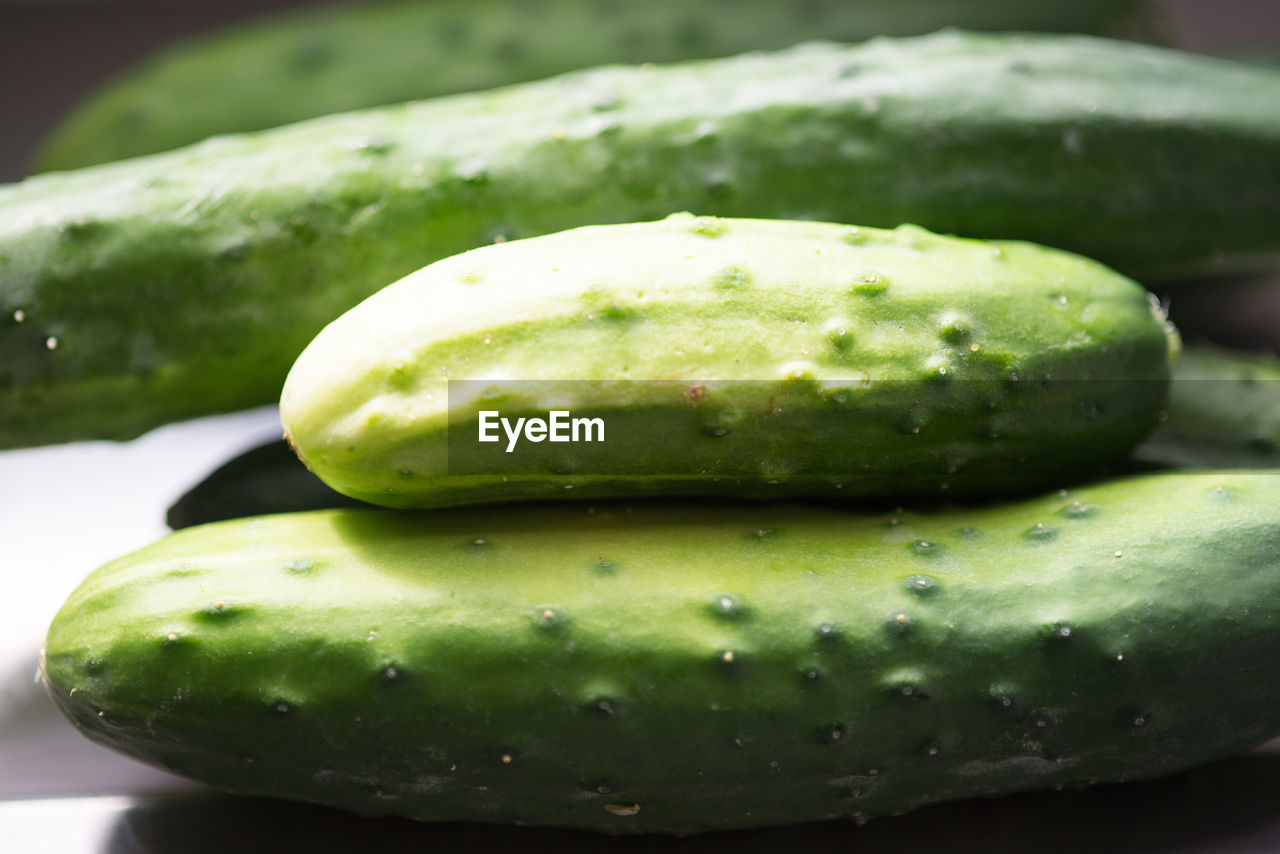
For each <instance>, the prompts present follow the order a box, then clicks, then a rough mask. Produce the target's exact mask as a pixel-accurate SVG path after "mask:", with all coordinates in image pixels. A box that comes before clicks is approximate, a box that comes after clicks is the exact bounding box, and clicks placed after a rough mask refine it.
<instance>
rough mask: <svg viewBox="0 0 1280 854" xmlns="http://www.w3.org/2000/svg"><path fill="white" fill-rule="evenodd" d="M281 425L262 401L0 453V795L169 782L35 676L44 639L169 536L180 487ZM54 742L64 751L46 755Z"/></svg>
mask: <svg viewBox="0 0 1280 854" xmlns="http://www.w3.org/2000/svg"><path fill="white" fill-rule="evenodd" d="M280 435H281V428H280V420H279V416H278V414H277V412H276V409H275V408H274V407H264V408H261V409H255V410H251V411H249V412H241V413H234V414H232V415H224V416H217V417H213V418H203V419H199V420H196V421H187V422H183V423H181V424H174V425H170V426H167V427H163V428H161V429H159V430H155V431H153V432H151V433H148V434H147V435H145V436H143V437H141V438H139V439H136V440H134V441H132V442H119V443H117V442H79V443H74V444H68V445H54V446H50V447H45V448H32V449H24V450H18V451H5V452H3V453H0V542H3V549H2V550H0V585H2V586H0V591H2V592H3V595H0V798H2V797H21V796H23V795H26V796H34V795H52V794H61V793H68V794H70V793H81V792H108V791H136V790H139V789H150V788H154V787H156V786H167V785H168V781H169V780H171V779H172V778H168V777H167V776H166V775H161V774H159V773H158V772H152V771H150V770H149V769H144V768H143V767H142V766H140V765H138V764H137V763H134V762H132V761H130V760H127V759H124V758H122V757H117V756H116V755H115V754H113V753H110V752H108V751H105V750H103V749H101V748H98V747H96V746H95V745H93V744H91V743H89V742H88V741H86V740H85V739H84V738H82V737H81V736H80V735H79V733H77V732H76V731H75V730H74V729H73V728H72V727H71V725H70V724H69V723H67V721H66V720H65V719H64V718H63V717H62V715H61V713H59V712H58V711H57V710H56V709H55V708H54V706H53V704H52V702H50V701H49V699H48V698H47V697H45V696H44V692H43V687H42V686H41V685H39V684H38V682H37V681H36V679H35V673H36V662H37V659H38V656H39V650H40V645H41V643H42V642H43V639H44V634H45V631H46V629H47V628H48V625H49V622H50V620H52V619H53V616H54V614H56V613H57V611H58V608H59V607H61V605H62V602H63V601H64V600H65V599H66V597H67V595H68V594H69V593H71V591H72V590H74V589H75V588H76V586H77V585H78V584H79V583H80V582H81V580H83V579H84V577H85V576H87V575H88V574H89V573H90V572H92V571H93V570H94V569H96V568H97V567H99V566H101V565H102V564H104V563H106V562H108V561H110V560H113V559H115V558H117V557H120V556H122V555H125V554H128V553H129V552H132V551H134V550H136V549H138V548H141V547H142V546H145V545H147V544H148V543H150V542H152V541H154V540H157V539H159V538H160V537H162V536H164V535H165V534H166V533H167V532H168V528H167V527H166V526H165V523H164V518H165V511H166V510H167V509H168V507H169V505H170V504H172V503H173V502H174V501H175V500H176V499H177V498H178V497H179V496H181V495H182V494H183V493H184V492H186V491H187V490H188V489H190V488H191V487H192V486H194V485H195V484H196V483H197V482H198V481H200V480H201V479H202V478H203V477H204V476H205V475H206V474H208V473H209V472H210V471H212V470H213V469H215V468H217V467H218V466H219V465H221V464H222V463H223V462H226V461H227V460H228V459H230V458H231V457H233V456H235V455H237V454H238V453H240V452H242V451H244V450H246V449H248V448H250V447H253V446H255V445H259V444H262V443H265V442H269V441H271V440H272V439H277V438H279V437H280ZM50 751H54V752H56V753H57V755H58V756H59V762H57V763H51V762H40V761H39V760H40V757H41V756H44V757H48V756H49V755H50ZM64 760H65V761H64ZM0 849H3V844H0Z"/></svg>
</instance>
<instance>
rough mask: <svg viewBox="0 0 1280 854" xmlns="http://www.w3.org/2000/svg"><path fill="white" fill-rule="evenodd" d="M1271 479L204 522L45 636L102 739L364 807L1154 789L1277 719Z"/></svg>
mask: <svg viewBox="0 0 1280 854" xmlns="http://www.w3.org/2000/svg"><path fill="white" fill-rule="evenodd" d="M1277 625H1280V478H1277V477H1275V476H1274V475H1272V474H1269V473H1268V474H1263V473H1241V472H1234V473H1232V472H1214V473H1205V474H1195V475H1192V474H1173V475H1159V476H1149V477H1144V478H1135V479H1130V480H1123V481H1116V482H1111V483H1109V484H1105V485H1098V486H1090V487H1087V488H1082V489H1080V490H1078V491H1073V492H1063V493H1060V494H1052V495H1049V496H1045V497H1040V498H1036V499H1033V500H1030V501H1024V502H1021V503H1016V504H1008V505H997V506H987V507H983V508H977V509H972V508H971V509H955V510H949V511H945V512H935V513H918V512H894V513H886V514H882V515H857V514H853V513H849V512H843V511H840V510H835V509H831V508H829V507H828V508H822V507H815V506H800V505H797V506H773V507H770V506H754V505H715V504H708V503H702V504H698V505H682V504H678V503H676V504H672V503H664V504H643V503H640V504H634V505H597V506H594V507H585V506H583V505H580V504H572V503H559V504H544V505H526V506H524V507H503V508H500V509H499V508H471V509H467V510H443V511H437V512H432V513H398V512H395V511H384V510H345V511H344V510H337V511H319V512H315V513H308V514H296V515H292V514H286V515H279V516H270V517H262V518H258V519H246V520H237V521H234V522H224V523H217V524H213V525H206V526H203V527H199V528H189V529H186V530H184V531H180V532H178V533H175V534H172V535H170V536H169V537H168V538H166V539H164V540H162V541H160V542H159V543H157V544H155V545H153V546H150V547H148V548H146V549H143V550H142V551H140V552H138V553H136V554H134V555H131V556H129V557H125V558H122V559H120V560H118V561H115V562H114V563H111V564H109V565H107V566H105V567H103V568H102V569H100V570H99V571H98V572H96V573H94V574H93V575H92V576H90V577H89V578H88V579H87V580H86V581H85V582H84V583H83V584H82V585H81V587H80V588H79V589H78V590H77V591H75V592H74V593H73V594H72V595H71V597H70V599H69V600H68V601H67V603H66V605H65V606H64V607H63V608H62V610H61V612H60V613H59V614H58V615H57V617H56V618H55V619H54V621H53V624H52V626H51V628H50V630H49V634H48V638H47V644H46V647H45V651H44V656H43V660H42V665H41V666H42V672H43V674H44V679H45V682H46V684H47V686H48V690H49V691H50V693H51V695H52V696H53V698H54V700H55V701H56V702H57V703H58V705H59V706H61V708H62V709H63V711H64V712H65V713H66V714H67V715H68V716H69V717H70V718H71V720H72V721H73V722H74V723H75V724H76V726H77V727H79V728H80V730H81V731H82V732H83V733H84V734H85V735H86V736H88V737H89V738H91V739H93V740H95V741H97V742H100V743H102V744H105V745H107V746H109V747H112V748H114V749H116V750H119V751H121V752H123V753H126V754H128V755H130V756H133V757H135V758H138V759H141V760H143V761H145V762H149V763H152V764H155V765H158V766H160V767H164V768H168V769H170V770H173V771H176V772H178V773H182V774H186V775H188V776H190V777H193V778H195V779H197V780H202V781H205V782H207V783H211V784H213V785H215V786H219V787H222V788H225V789H228V790H231V791H235V792H242V793H248V794H256V795H270V796H274V797H283V798H293V799H300V800H307V801H314V802H319V803H325V804H330V805H334V806H339V807H343V808H346V809H350V810H354V811H357V812H362V813H369V814H396V815H405V816H410V817H413V818H418V819H429V820H443V821H484V822H522V823H528V824H541V825H559V826H566V827H580V828H589V829H594V830H601V831H606V832H613V833H626V832H667V833H693V832H697V831H704V830H712V829H727V828H740V827H751V826H761V825H770V824H782V823H791V822H802V821H814V820H820V819H828V818H840V817H847V818H855V819H866V818H869V817H874V816H880V815H886V814H892V813H898V812H901V811H905V810H910V809H914V808H916V807H919V806H921V805H923V804H927V803H930V802H934V801H942V800H948V799H956V798H965V797H975V796H985V795H996V794H1001V793H1006V792H1014V791H1021V790H1028V789H1045V788H1054V787H1061V786H1074V785H1083V784H1092V783H1107V782H1116V781H1123V780H1134V779H1140V778H1148V777H1156V776H1160V775H1164V774H1170V773H1173V772H1176V771H1179V770H1182V769H1185V768H1189V767H1192V766H1195V765H1198V764H1202V763H1206V762H1210V761H1213V760H1215V759H1218V758H1221V757H1224V756H1227V755H1230V754H1232V753H1236V752H1240V751H1243V750H1246V749H1248V748H1250V747H1252V746H1254V745H1257V744H1260V743H1262V742H1263V741H1266V740H1267V739H1269V738H1272V737H1274V736H1276V735H1280V682H1278V681H1277V680H1276V678H1275V674H1276V672H1277V669H1280V631H1277Z"/></svg>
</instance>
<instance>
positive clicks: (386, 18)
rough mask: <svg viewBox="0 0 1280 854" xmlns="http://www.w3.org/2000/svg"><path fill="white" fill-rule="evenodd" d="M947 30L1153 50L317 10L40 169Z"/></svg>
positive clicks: (238, 43)
mask: <svg viewBox="0 0 1280 854" xmlns="http://www.w3.org/2000/svg"><path fill="white" fill-rule="evenodd" d="M943 26H955V27H964V28H968V29H975V30H1045V31H1053V32H1082V33H1098V34H1103V35H1113V36H1114V35H1125V36H1129V35H1132V36H1137V37H1140V38H1149V37H1150V36H1152V35H1153V33H1154V32H1155V31H1156V30H1157V29H1158V28H1159V25H1158V23H1157V21H1156V17H1155V15H1154V14H1153V10H1152V9H1151V7H1150V6H1149V4H1146V3H1142V2H1138V0H1120V1H1119V2H1116V0H1085V1H1084V2H1081V0H1076V2H1070V0H1052V2H1048V0H1043V1H1042V2H1038V3H1025V2H1022V1H1021V0H963V2H956V0H923V2H921V0H915V2H911V3H887V2H884V0H806V2H805V3H802V4H796V3H791V2H777V0H711V2H697V3H689V2H686V0H629V2H617V0H541V2H538V3H528V2H522V0H432V2H425V3H424V2H422V0H396V2H380V3H347V4H341V5H330V6H323V7H320V8H306V9H299V10H290V11H287V12H283V13H278V14H276V15H272V16H270V17H265V18H262V19H260V20H251V21H248V22H246V23H243V24H241V25H239V26H235V27H232V28H230V29H227V30H225V31H223V32H218V33H215V34H213V35H208V36H202V37H199V38H196V39H192V40H188V41H185V42H178V43H176V44H174V45H172V46H169V47H166V48H164V49H163V50H162V51H160V52H158V53H156V54H154V55H152V56H151V57H149V58H148V59H146V60H145V61H144V62H143V63H142V64H141V65H139V66H137V67H135V68H133V69H130V70H129V71H127V72H125V73H124V74H122V75H121V76H120V77H119V78H117V79H116V80H114V81H111V82H109V83H108V84H106V85H105V86H104V87H102V88H101V89H100V90H99V91H97V92H95V93H94V94H93V95H91V96H90V97H89V98H88V99H87V100H86V101H85V102H84V103H82V104H81V105H80V106H79V107H78V108H77V109H76V110H75V111H73V112H72V113H71V114H70V115H69V116H67V117H66V118H65V119H64V120H63V121H62V123H61V124H60V125H59V126H58V127H57V128H56V129H55V130H54V131H53V133H52V134H51V135H50V137H49V138H48V140H47V141H46V142H45V143H44V145H43V147H42V149H41V150H40V151H39V153H38V154H37V157H36V165H37V168H38V169H40V170H41V171H45V170H50V169H74V168H79V167H82V166H90V165H93V164H95V163H105V162H107V161H110V160H119V159H122V158H125V157H135V156H137V155H140V154H152V153H155V152H158V151H167V150H169V149H172V148H177V147H179V146H183V145H188V144H190V143H193V142H198V141H200V140H202V139H204V138H205V137H209V136H213V135H215V134H223V133H234V132H240V131H252V130H261V129H263V128H269V127H275V126H277V125H283V124H287V123H289V122H294V121H299V120H301V119H309V118H313V117H315V116H323V115H327V114H329V113H337V112H343V111H346V110H354V109H358V108H361V107H374V106H378V105H382V104H394V103H399V102H401V101H410V100H414V99H418V98H428V97H434V96H438V95H447V94H451V93H455V92H465V91H469V90H478V89H489V88H493V87H495V86H504V85H507V84H511V83H519V82H523V81H526V80H537V79H541V78H543V77H550V76H551V75H553V74H560V73H562V72H565V71H572V70H574V69H577V68H587V67H590V66H594V65H604V64H606V63H617V62H626V63H640V62H674V61H678V60H685V59H699V58H707V57H713V56H728V55H731V54H735V53H740V52H742V51H746V50H753V49H776V48H783V47H787V46H789V45H792V44H795V43H797V42H802V41H805V40H808V39H815V38H826V39H833V40H836V41H847V42H856V41H862V40H863V39H866V38H870V37H871V36H876V35H893V36H907V35H917V34H920V33H926V32H929V31H931V30H935V29H938V28H939V27H943Z"/></svg>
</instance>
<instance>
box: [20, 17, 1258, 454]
mask: <svg viewBox="0 0 1280 854" xmlns="http://www.w3.org/2000/svg"><path fill="white" fill-rule="evenodd" d="M1277 188H1280V72H1276V71H1273V70H1257V69H1249V68H1245V67H1239V66H1234V65H1231V64H1229V63H1225V62H1222V61H1219V60H1212V59H1206V58H1202V57H1195V56H1191V55H1185V54H1180V53H1177V52H1172V51H1166V50H1160V49H1156V48H1149V47H1145V46H1139V45H1132V44H1123V43H1113V42H1106V41H1102V40H1095V39H1088V38H1084V37H1064V36H1029V35H1028V36H1008V35H1000V36H983V35H971V34H963V33H954V32H951V33H942V34H937V35H932V36H925V37H921V38H917V39H905V40H898V41H895V40H888V39H886V40H876V41H873V42H870V43H867V44H865V45H862V46H858V47H838V46H833V45H809V46H806V47H802V48H798V49H793V50H789V51H784V52H781V53H777V54H756V55H748V56H743V57H738V58H734V59H728V60H716V61H708V62H700V63H692V64H688V65H681V66H673V67H669V68H660V69H654V68H608V69H601V70H596V71H593V72H584V73H578V74H572V75H567V76H564V77H560V78H556V79H553V80H550V81H546V82H542V83H537V84H528V85H524V86H518V87H510V88H507V89H503V90H498V91H494V92H490V93H486V94H475V95H459V96H453V97H450V98H442V99H437V100H434V101H429V102H421V103H418V104H414V105H408V106H403V107H398V108H389V109H383V110H377V111H370V112H363V113H349V114H344V115H340V116H334V117H330V118H326V119H317V120H314V121H311V122H304V123H302V124H297V125H290V126H287V127H285V128H279V129H276V130H272V131H265V132H262V133H259V134H247V135H242V136H236V137H223V138H218V139H214V140H209V141H207V142H205V143H203V144H200V145H197V146H195V147H192V148H188V149H182V150H180V151H177V152H172V153H169V154H161V155H153V156H151V157H145V158H136V159H133V160H129V161H124V162H121V163H118V164H109V165H105V166H97V167H91V168H88V169H83V170H79V171H76V172H66V173H54V174H50V175H45V176H38V177H36V178H32V179H29V180H27V181H25V182H23V183H21V184H18V185H14V186H10V187H8V188H4V189H0V446H18V445H29V444H37V443H42V442H54V441H62V440H69V439H75V438H84V437H109V438H125V437H129V436H133V435H136V434H138V433H139V432H141V431H143V430H146V429H148V428H150V427H153V426H155V425H157V424H160V423H164V422H166V421H170V420H175V419H178V418H183V417H190V416H196V415H201V414H207V413H210V412H216V411H221V410H228V409H235V408H240V407H247V406H250V405H256V404H261V403H266V402H270V401H272V400H274V399H275V398H276V396H277V395H278V394H279V390H280V383H281V381H282V380H283V378H284V375H285V373H286V371H287V370H288V366H289V364H291V363H292V361H293V359H294V358H296V356H297V354H298V353H299V352H301V350H302V348H303V346H304V345H305V344H306V342H307V341H309V340H310V339H311V337H312V336H314V335H315V334H316V333H317V332H318V331H319V330H320V328H321V327H322V326H323V325H324V324H325V323H327V322H328V321H329V320H332V319H333V318H334V317H336V316H337V315H338V314H340V313H341V312H342V311H344V310H346V309H348V308H350V307H351V306H352V305H353V304H355V303H356V302H357V301H359V299H361V298H363V297H365V296H367V295H369V294H370V293H372V292H373V291H375V290H377V289H378V288H380V287H382V286H384V285H386V284H387V283H389V282H392V281H394V280H396V279H398V278H400V277H401V276H403V275H406V274H407V273H409V272H411V271H413V270H415V269H417V268H419V267H421V266H423V265H424V264H427V263H429V262H431V261H433V260H436V259H439V258H441V257H445V256H447V255H452V254H455V253H458V252H461V251H464V250H467V249H470V248H473V247H475V246H479V245H483V244H485V243H488V242H492V241H493V240H495V239H498V238H514V237H526V236H532V235H535V234H545V233H548V232H552V231H558V230H561V229H564V228H570V227H573V226H578V225H586V224H590V223H600V222H619V221H635V220H645V219H653V218H656V217H659V216H663V215H665V214H668V213H671V212H673V211H677V210H692V211H693V212H695V213H699V214H717V215H724V216H757V217H777V218H796V219H824V220H829V221H835V222H858V223H865V224H867V225H897V224H899V223H901V222H904V221H912V222H916V223H918V224H920V225H922V226H924V227H926V228H930V229H932V230H934V231H943V232H952V233H960V234H966V235H969V236H975V237H1016V238H1024V239H1028V240H1034V241H1037V242H1040V243H1045V244H1048V245H1056V246H1061V247H1065V248H1068V249H1073V250H1076V251H1079V252H1081V253H1083V254H1085V255H1087V256H1090V257H1096V258H1098V259H1099V260H1101V261H1103V262H1104V263H1110V264H1111V265H1113V266H1116V267H1118V268H1119V269H1121V271H1122V272H1129V273H1136V274H1141V275H1148V274H1151V275H1155V274H1158V273H1161V272H1163V273H1170V272H1177V271H1186V270H1188V269H1194V268H1199V267H1205V266H1208V267H1214V266H1215V265H1216V266H1217V267H1220V268H1223V269H1226V268H1230V267H1232V266H1237V265H1239V264H1241V263H1245V262H1247V261H1249V260H1257V257H1258V256H1261V255H1267V254H1268V253H1274V251H1275V250H1276V248H1277V245H1278V243H1280V238H1277V232H1276V230H1275V229H1274V228H1273V227H1272V223H1274V222H1276V221H1278V220H1280V192H1277ZM122 400H127V401H129V405H128V406H121V405H119V402H120V401H122Z"/></svg>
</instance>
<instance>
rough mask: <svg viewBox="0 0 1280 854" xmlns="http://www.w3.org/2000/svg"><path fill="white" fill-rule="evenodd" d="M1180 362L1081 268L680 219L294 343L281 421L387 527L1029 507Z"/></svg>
mask: <svg viewBox="0 0 1280 854" xmlns="http://www.w3.org/2000/svg"><path fill="white" fill-rule="evenodd" d="M1177 345H1178V340H1177V335H1176V333H1175V332H1174V331H1173V329H1172V327H1171V326H1169V325H1168V324H1167V323H1166V322H1165V321H1164V317H1163V315H1162V314H1161V313H1160V311H1159V310H1158V309H1157V308H1156V307H1155V306H1154V305H1153V303H1152V301H1151V298H1150V296H1149V295H1148V294H1147V293H1146V292H1145V291H1144V290H1143V289H1142V288H1141V287H1140V286H1138V285H1137V284H1136V283H1134V282H1133V281H1132V280H1129V279H1126V278H1125V277H1123V276H1120V275H1118V274H1116V273H1114V272H1112V271H1111V270H1108V269H1107V268H1105V267H1103V266H1102V265H1100V264H1097V263H1095V262H1092V261H1089V260H1087V259H1084V258H1081V257H1080V256H1077V255H1072V254H1069V253H1065V252H1061V251H1057V250H1051V249H1046V248H1044V247H1040V246H1035V245H1032V244H1027V243H1014V242H1009V241H998V242H992V241H980V240H962V239H959V238H954V237H942V236H939V235H935V234H931V233H929V232H926V231H924V230H923V229H920V228H918V227H915V226H902V227H899V228H897V229H895V230H892V231H889V230H882V229H871V228H862V227H856V226H845V225H835V224H831V223H813V222H796V221H778V220H746V219H721V218H713V217H695V216H692V215H690V214H678V215H674V216H671V217H668V218H666V219H665V220H661V221H658V222H649V223H630V224H624V225H609V226H591V227H585V228H580V229H572V230H570V231H566V232H560V233H557V234H553V235H546V236H543V237H537V238H531V239H528V240H521V241H513V242H508V243H503V244H500V245H495V246H488V247H484V248H482V249H477V250H474V251H472V252H468V253H464V254H462V255H458V256H455V257H452V258H448V259H445V260H443V261H440V262H438V263H436V264H433V265H431V266H428V267H426V268H424V269H422V270H420V271H418V272H417V273H414V274H412V275H410V276H408V277H406V278H405V279H402V280H401V281H399V282H397V283H396V284H394V285H392V286H391V287H388V288H386V289H384V290H383V291H381V292H379V293H378V294H376V295H374V296H373V297H370V298H369V299H368V300H366V301H365V302H364V303H362V304H361V305H359V306H357V307H356V308H355V309H353V310H352V311H350V312H348V313H347V314H345V315H344V316H342V317H340V318H339V319H337V320H336V321H334V322H333V323H332V324H330V325H329V326H328V327H327V328H326V329H325V330H324V331H323V332H321V333H320V335H319V336H318V337H317V338H316V339H315V340H314V341H313V342H312V343H311V344H310V345H308V347H307V349H306V350H305V351H304V352H303V353H302V355H301V356H300V357H299V358H298V361H297V363H296V364H295V365H294V366H293V369H292V370H291V371H290V373H289V377H288V380H287V381H286V382H285V386H284V392H283V394H282V396H281V400H280V414H281V419H282V421H283V423H284V426H285V431H286V436H287V437H288V438H289V439H290V441H291V443H292V444H293V446H294V448H295V449H296V450H297V451H298V454H299V456H300V457H301V458H302V459H303V460H304V461H305V462H306V463H307V465H308V467H309V468H310V469H311V470H312V471H313V472H315V473H316V474H317V475H318V476H319V477H320V479H321V480H323V481H324V482H325V483H327V484H329V486H331V487H333V488H334V489H336V490H337V491H339V492H341V493H343V494H346V495H350V496H351V497H353V498H357V499H360V500H362V501H367V502H370V503H374V504H382V505H386V506H390V507H434V506H442V505H448V504H462V503H471V502H493V501H502V500H508V501H509V500H523V499H546V498H566V497H569V498H578V499H582V498H599V497H617V496H634V495H673V494H713V495H725V496H727V497H742V496H744V495H751V496H754V497H772V498H775V499H776V498H780V497H788V496H797V495H824V496H830V497H844V498H850V499H852V498H860V497H867V496H875V497H883V496H910V495H921V494H924V495H934V496H938V497H946V496H951V495H955V496H960V495H993V494H1008V493H1016V492H1024V493H1025V492H1028V491H1035V490H1037V489H1044V488H1048V487H1049V486H1051V485H1052V486H1057V485H1059V484H1061V483H1064V482H1068V481H1070V480H1074V479H1079V478H1082V477H1088V476H1090V475H1096V474H1097V473H1099V472H1100V471H1103V470H1104V469H1105V468H1106V467H1107V466H1110V465H1114V464H1116V463H1118V462H1120V461H1121V460H1123V459H1124V457H1125V456H1126V455H1127V454H1128V452H1129V451H1130V450H1131V449H1132V448H1133V446H1134V445H1136V444H1137V443H1138V442H1139V441H1140V440H1141V439H1142V438H1143V437H1144V436H1145V435H1146V434H1147V433H1148V432H1150V430H1151V429H1152V428H1153V427H1154V426H1155V424H1156V419H1157V417H1158V415H1159V413H1160V409H1161V406H1162V405H1163V403H1164V397H1165V394H1166V391H1167V385H1168V376H1169V364H1170V360H1171V357H1172V356H1173V355H1174V353H1175V352H1176V349H1177ZM459 381H463V382H459ZM553 412H559V413H560V416H559V417H560V419H561V422H562V425H561V426H562V427H563V429H562V430H560V431H559V435H558V436H557V434H556V432H555V430H554V429H552V431H551V432H549V433H546V434H545V435H544V434H542V433H537V432H532V433H531V432H529V431H525V433H524V434H523V439H519V438H517V437H516V435H515V433H513V428H512V426H511V425H512V424H515V425H517V427H516V428H515V429H516V430H517V431H518V430H519V427H518V425H519V423H520V421H521V420H524V421H529V420H531V419H538V420H540V421H542V422H547V421H548V419H549V418H550V417H551V414H552V413H553ZM486 422H487V423H488V425H489V428H488V430H487V433H488V436H487V437H486V438H487V440H486V441H481V440H480V439H481V435H480V434H481V432H482V430H483V429H484V427H483V425H484V424H485V423H486ZM574 422H577V423H580V424H581V426H582V428H583V429H581V430H579V429H578V428H577V427H575V426H573V425H574ZM502 423H505V425H506V426H501V425H502ZM575 433H576V435H577V439H576V441H575V440H574V434H575Z"/></svg>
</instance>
